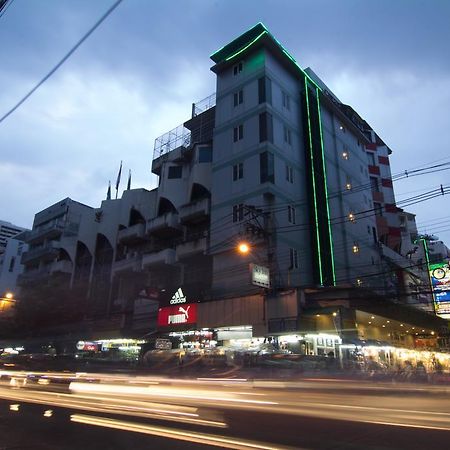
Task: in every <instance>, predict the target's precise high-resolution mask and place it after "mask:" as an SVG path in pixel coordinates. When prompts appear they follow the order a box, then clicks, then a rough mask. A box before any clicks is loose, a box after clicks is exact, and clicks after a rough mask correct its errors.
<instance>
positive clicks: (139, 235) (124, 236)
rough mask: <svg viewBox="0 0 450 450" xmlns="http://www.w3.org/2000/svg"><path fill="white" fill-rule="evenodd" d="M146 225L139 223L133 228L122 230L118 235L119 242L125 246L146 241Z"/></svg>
mask: <svg viewBox="0 0 450 450" xmlns="http://www.w3.org/2000/svg"><path fill="white" fill-rule="evenodd" d="M144 236H145V223H137V224H136V225H132V226H131V227H128V228H125V229H123V230H120V231H119V233H118V234H117V240H118V241H119V242H121V243H123V244H126V243H128V244H129V243H132V242H138V241H140V240H142V239H144Z"/></svg>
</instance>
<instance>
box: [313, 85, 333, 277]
mask: <svg viewBox="0 0 450 450" xmlns="http://www.w3.org/2000/svg"><path fill="white" fill-rule="evenodd" d="M316 96H317V110H318V113H319V130H320V148H321V150H322V165H323V182H324V185H325V198H326V203H327V223H328V238H329V240H330V252H331V267H332V272H333V285H336V273H335V270H334V252H333V235H332V233H331V223H330V207H329V204H328V183H327V170H326V164H325V152H324V146H323V135H322V117H321V115H320V101H319V89H317V87H316Z"/></svg>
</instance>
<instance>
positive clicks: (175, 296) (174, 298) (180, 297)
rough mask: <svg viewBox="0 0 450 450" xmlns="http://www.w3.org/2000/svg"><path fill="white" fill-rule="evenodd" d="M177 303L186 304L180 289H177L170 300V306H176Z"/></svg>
mask: <svg viewBox="0 0 450 450" xmlns="http://www.w3.org/2000/svg"><path fill="white" fill-rule="evenodd" d="M178 303H186V296H185V295H184V294H183V291H182V290H181V288H178V290H177V292H175V294H173V296H172V298H171V299H170V304H171V305H177V304H178Z"/></svg>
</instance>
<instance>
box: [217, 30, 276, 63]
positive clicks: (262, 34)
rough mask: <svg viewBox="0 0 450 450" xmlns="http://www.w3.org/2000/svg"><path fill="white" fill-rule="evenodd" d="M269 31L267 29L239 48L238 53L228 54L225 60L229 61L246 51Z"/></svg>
mask: <svg viewBox="0 0 450 450" xmlns="http://www.w3.org/2000/svg"><path fill="white" fill-rule="evenodd" d="M266 33H267V31H266V30H264V31H263V32H262V33H260V34H258V36H256V37H255V39H253V41H251V42H250V43H248V44H247V45H246V46H245V47H243V48H241V49H240V50H238V51H237V52H236V53H233V54H232V55H231V56H228V57H227V58H225V61H229V60H230V59H233V58H235V57H236V56H238V55H240V54H241V53H242V52H245V50H247V49H248V48H249V47H251V46H252V45H253V44H255V43H256V42H257V41H258V40H259V39H261V38H262V37H263V36H264V35H265V34H266Z"/></svg>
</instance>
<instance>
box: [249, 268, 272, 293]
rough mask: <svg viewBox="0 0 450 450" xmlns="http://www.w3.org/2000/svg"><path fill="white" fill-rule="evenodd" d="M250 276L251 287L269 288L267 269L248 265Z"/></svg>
mask: <svg viewBox="0 0 450 450" xmlns="http://www.w3.org/2000/svg"><path fill="white" fill-rule="evenodd" d="M250 276H251V282H252V284H253V285H255V286H260V287H263V288H270V271H269V268H268V267H264V266H258V265H257V264H250Z"/></svg>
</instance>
